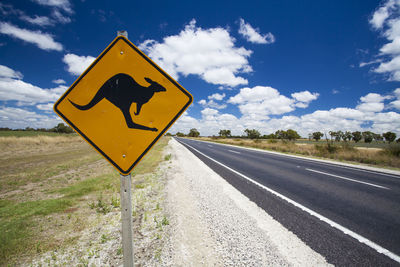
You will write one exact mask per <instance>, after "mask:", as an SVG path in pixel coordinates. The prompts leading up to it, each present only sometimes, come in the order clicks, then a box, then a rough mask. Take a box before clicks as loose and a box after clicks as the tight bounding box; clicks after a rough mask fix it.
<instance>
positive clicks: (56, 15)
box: [51, 9, 71, 24]
mask: <svg viewBox="0 0 400 267" xmlns="http://www.w3.org/2000/svg"><path fill="white" fill-rule="evenodd" d="M51 15H52V16H53V18H54V19H55V20H56V21H58V22H60V23H62V24H66V23H70V22H71V19H70V18H69V17H66V16H64V15H63V14H62V13H61V12H60V11H59V10H58V9H54V10H53V12H52V13H51Z"/></svg>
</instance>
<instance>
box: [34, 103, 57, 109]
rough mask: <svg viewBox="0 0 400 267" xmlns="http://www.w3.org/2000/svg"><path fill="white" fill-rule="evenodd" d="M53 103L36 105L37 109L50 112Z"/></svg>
mask: <svg viewBox="0 0 400 267" xmlns="http://www.w3.org/2000/svg"><path fill="white" fill-rule="evenodd" d="M53 106H54V103H47V104H39V105H36V108H37V109H40V110H44V111H52V110H53Z"/></svg>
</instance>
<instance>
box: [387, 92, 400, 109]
mask: <svg viewBox="0 0 400 267" xmlns="http://www.w3.org/2000/svg"><path fill="white" fill-rule="evenodd" d="M393 95H394V97H395V98H397V99H396V100H395V101H392V102H390V104H389V108H395V109H398V110H400V88H397V89H396V90H394V91H393Z"/></svg>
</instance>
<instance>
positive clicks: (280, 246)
mask: <svg viewBox="0 0 400 267" xmlns="http://www.w3.org/2000/svg"><path fill="white" fill-rule="evenodd" d="M168 149H169V152H168V153H171V155H172V157H171V162H170V168H169V171H168V176H169V180H168V185H167V194H168V197H167V210H168V211H170V212H171V213H170V214H171V215H170V216H171V222H174V223H172V224H171V228H170V231H171V235H170V240H169V243H168V245H167V246H165V247H164V250H163V261H164V263H167V262H168V261H169V263H170V264H172V265H189V266H195V265H213V266H219V265H228V266H244V265H246V266H249V265H250V266H270V265H279V266H289V265H297V266H299V265H301V266H316V265H319V266H320V265H328V264H327V262H326V261H325V259H324V258H323V257H322V256H321V255H320V254H318V253H316V252H314V251H313V250H312V249H311V248H309V247H308V246H307V245H306V244H304V243H303V242H302V241H301V240H300V239H299V238H297V237H296V236H295V235H294V234H293V233H291V232H290V231H288V230H287V229H285V228H284V227H283V226H282V225H281V224H280V223H278V222H277V221H275V220H274V219H273V218H272V217H271V216H269V215H268V214H267V213H265V211H263V210H262V209H260V208H259V207H258V206H257V205H256V204H254V203H253V202H251V201H250V200H249V199H248V198H247V197H245V196H243V195H242V194H241V193H240V192H239V191H237V190H236V189H235V188H234V187H232V186H231V185H230V184H229V183H227V182H226V181H225V180H224V179H223V178H221V177H220V176H219V175H217V174H216V173H215V172H214V171H212V170H211V169H210V168H209V167H208V166H206V165H205V164H204V163H203V162H202V161H201V160H199V159H198V158H197V157H196V156H194V155H193V154H192V153H191V152H190V151H188V150H187V149H186V148H185V147H184V146H182V145H181V144H179V143H178V142H177V141H176V140H173V139H172V140H171V141H170V143H169V146H168ZM171 253H172V255H171ZM166 265H168V264H166Z"/></svg>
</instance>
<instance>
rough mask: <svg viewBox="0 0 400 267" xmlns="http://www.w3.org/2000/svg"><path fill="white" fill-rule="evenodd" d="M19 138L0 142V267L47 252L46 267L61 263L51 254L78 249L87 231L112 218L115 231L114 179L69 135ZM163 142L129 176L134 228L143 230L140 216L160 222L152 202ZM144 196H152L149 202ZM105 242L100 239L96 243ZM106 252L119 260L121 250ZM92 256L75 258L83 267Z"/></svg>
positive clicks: (157, 189) (157, 206) (102, 162)
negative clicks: (66, 249) (75, 247)
mask: <svg viewBox="0 0 400 267" xmlns="http://www.w3.org/2000/svg"><path fill="white" fill-rule="evenodd" d="M3 133H4V132H3ZM16 134H17V135H19V136H21V134H20V133H16ZM24 134H25V136H21V137H16V136H7V137H4V136H3V137H0V149H1V151H2V153H1V154H0V265H1V266H2V265H20V264H21V263H24V264H30V260H31V259H33V258H34V257H37V256H38V255H41V254H43V253H46V252H51V253H52V254H51V257H49V258H48V259H46V263H48V265H55V264H59V263H58V261H57V260H58V259H57V256H56V252H57V251H60V250H61V249H62V248H66V247H69V246H73V245H76V244H77V241H78V240H80V238H81V235H82V233H83V232H84V231H87V229H88V228H93V227H94V226H96V225H99V224H100V225H101V224H104V225H106V224H107V220H108V219H110V218H116V219H115V221H116V224H117V227H119V219H118V218H119V217H118V216H119V214H120V211H119V174H118V173H117V171H116V170H115V169H114V168H113V167H111V165H110V164H109V163H108V162H106V161H105V160H104V159H103V158H102V157H101V156H100V155H99V154H98V153H97V152H95V151H94V149H93V148H91V147H90V146H89V145H88V144H87V143H86V142H84V141H82V139H81V138H80V137H79V136H77V135H75V134H72V135H56V134H55V135H54V134H53V135H46V136H43V135H41V136H27V135H30V134H31V133H27V132H24ZM167 142H168V139H167V138H163V139H161V140H160V141H159V142H158V143H157V144H156V146H155V147H154V148H153V149H152V150H151V151H150V152H149V153H148V155H147V156H146V157H145V158H144V159H143V160H142V162H141V163H140V164H139V165H138V166H137V168H136V169H135V171H134V176H133V178H132V182H133V186H134V188H135V189H136V190H134V192H133V200H134V206H133V210H134V214H133V215H134V216H136V217H137V219H135V223H134V224H135V228H136V229H143V228H145V226H144V225H143V222H144V217H146V216H154V218H156V217H155V216H158V217H159V218H165V216H164V215H163V213H162V205H160V203H159V202H157V203H156V202H154V199H156V200H157V199H158V198H157V195H159V194H160V190H161V189H162V186H163V185H162V183H160V182H159V179H158V178H159V177H158V176H157V166H158V165H159V164H160V162H162V161H165V159H164V158H163V155H162V150H163V147H164V146H165V145H166V144H167ZM148 195H152V196H153V200H152V201H151V202H149V201H148V199H149V198H148V197H147V196H148ZM151 211H154V212H153V213H154V214H150V212H151ZM146 212H147V213H149V214H146ZM110 214H111V215H110ZM107 216H111V217H107ZM112 216H113V217H112ZM163 216H164V217H163ZM152 218H153V217H152ZM165 220H167V219H166V218H165ZM165 220H164V222H165ZM100 228H101V227H100ZM153 228H154V227H153ZM118 229H119V228H118ZM157 234H158V235H161V234H162V232H160V233H158V232H157ZM158 237H160V236H158ZM109 239H110V237H109V236H107V235H105V234H103V235H101V234H98V236H97V237H96V238H95V239H94V240H98V242H99V243H103V242H104V243H105V242H106V241H108V240H109ZM158 239H160V238H158ZM94 242H95V241H93V242H92V241H90V243H94ZM157 242H158V241H157ZM112 249H113V250H114V251H112V252H111V253H112V254H113V255H114V256H115V257H116V258H118V257H119V258H121V257H122V256H121V248H120V245H119V246H118V247H115V248H112ZM153 252H154V251H152V250H151V249H149V252H147V253H150V254H151V253H153ZM85 253H86V254H85ZM91 253H94V252H84V253H82V254H81V255H79V257H81V260H82V264H83V265H86V264H85V263H88V262H89V261H90V257H91V256H93V255H91ZM153 254H154V253H153ZM152 256H154V255H142V258H143V257H152ZM64 263H65V262H64ZM67 265H68V261H67Z"/></svg>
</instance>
